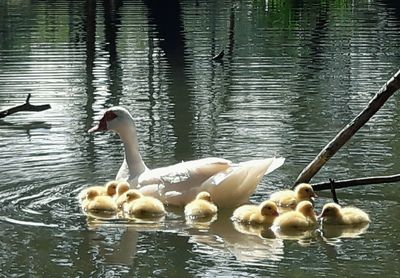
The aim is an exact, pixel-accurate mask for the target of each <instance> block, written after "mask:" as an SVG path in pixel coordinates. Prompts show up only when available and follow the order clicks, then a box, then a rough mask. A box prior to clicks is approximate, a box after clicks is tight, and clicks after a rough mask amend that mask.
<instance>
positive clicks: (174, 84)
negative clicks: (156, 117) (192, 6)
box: [146, 1, 193, 160]
mask: <svg viewBox="0 0 400 278" xmlns="http://www.w3.org/2000/svg"><path fill="white" fill-rule="evenodd" d="M146 4H147V7H148V10H149V24H150V25H154V26H155V28H156V31H157V32H156V33H150V36H154V37H153V38H151V39H156V37H155V36H157V38H158V40H159V45H160V48H161V49H162V50H163V52H164V54H165V57H166V58H167V61H168V64H169V66H170V72H169V75H168V77H169V79H170V80H171V83H170V84H169V88H168V94H169V97H170V99H171V103H173V104H174V105H172V106H171V108H172V114H173V115H174V119H173V120H172V121H173V122H172V123H171V125H172V126H173V128H174V133H175V136H176V137H177V144H176V149H175V155H176V159H177V160H182V159H185V160H186V159H189V158H192V157H193V148H192V142H191V137H190V134H189V133H190V130H191V124H192V121H193V111H192V109H191V97H190V92H189V87H188V85H187V83H186V74H185V41H184V40H185V38H184V33H183V26H182V19H181V7H180V4H179V1H161V2H160V1H146ZM151 39H150V40H151Z"/></svg>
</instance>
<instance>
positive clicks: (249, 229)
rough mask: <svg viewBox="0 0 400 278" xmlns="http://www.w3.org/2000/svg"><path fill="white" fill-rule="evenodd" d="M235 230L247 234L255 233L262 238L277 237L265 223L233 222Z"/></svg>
mask: <svg viewBox="0 0 400 278" xmlns="http://www.w3.org/2000/svg"><path fill="white" fill-rule="evenodd" d="M233 226H234V227H235V230H236V231H238V232H240V233H242V234H247V235H254V236H258V237H260V238H276V236H275V234H274V232H273V231H272V230H271V229H270V227H268V226H263V225H249V224H245V223H240V222H236V221H235V222H233Z"/></svg>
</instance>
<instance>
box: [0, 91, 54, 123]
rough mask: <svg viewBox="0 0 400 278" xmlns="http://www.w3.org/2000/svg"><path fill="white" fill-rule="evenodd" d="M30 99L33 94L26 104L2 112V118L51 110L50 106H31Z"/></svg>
mask: <svg viewBox="0 0 400 278" xmlns="http://www.w3.org/2000/svg"><path fill="white" fill-rule="evenodd" d="M30 98H31V94H28V96H27V97H26V100H25V103H24V104H21V105H17V106H14V107H11V108H9V109H6V110H3V111H0V118H5V117H7V116H9V115H11V114H14V113H17V112H21V111H31V112H39V111H44V110H47V109H50V108H51V106H50V104H43V105H33V104H30V102H29V100H30Z"/></svg>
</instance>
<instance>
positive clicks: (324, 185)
mask: <svg viewBox="0 0 400 278" xmlns="http://www.w3.org/2000/svg"><path fill="white" fill-rule="evenodd" d="M399 181H400V174H397V175H391V176H376V177H366V178H357V179H348V180H340V181H335V189H338V188H345V187H352V186H358V185H367V184H379V183H393V182H399ZM331 184H332V183H331V181H329V182H321V183H315V184H313V185H312V187H313V189H314V190H315V191H320V190H326V189H331Z"/></svg>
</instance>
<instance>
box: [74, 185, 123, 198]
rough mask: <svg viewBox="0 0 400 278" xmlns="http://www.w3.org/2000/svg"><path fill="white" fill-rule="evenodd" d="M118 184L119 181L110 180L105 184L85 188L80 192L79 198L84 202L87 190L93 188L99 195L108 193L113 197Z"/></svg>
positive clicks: (107, 194)
mask: <svg viewBox="0 0 400 278" xmlns="http://www.w3.org/2000/svg"><path fill="white" fill-rule="evenodd" d="M117 184H118V182H116V181H109V182H107V183H106V185H105V186H101V185H95V186H90V187H88V188H85V189H83V190H82V191H81V192H80V193H79V195H78V200H79V201H80V202H81V203H82V202H83V200H84V199H85V198H86V196H87V192H88V191H92V190H96V191H97V193H98V195H106V196H110V197H112V196H114V195H115V193H116V192H117Z"/></svg>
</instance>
